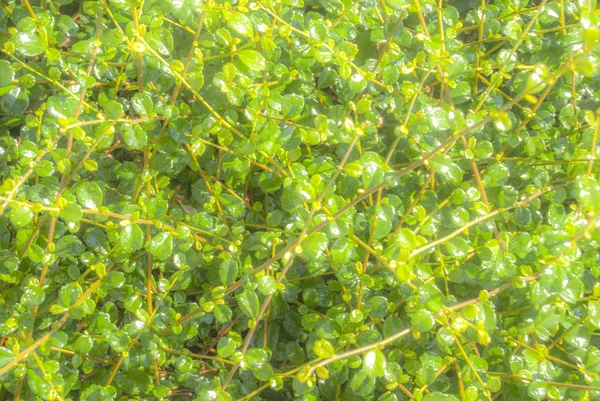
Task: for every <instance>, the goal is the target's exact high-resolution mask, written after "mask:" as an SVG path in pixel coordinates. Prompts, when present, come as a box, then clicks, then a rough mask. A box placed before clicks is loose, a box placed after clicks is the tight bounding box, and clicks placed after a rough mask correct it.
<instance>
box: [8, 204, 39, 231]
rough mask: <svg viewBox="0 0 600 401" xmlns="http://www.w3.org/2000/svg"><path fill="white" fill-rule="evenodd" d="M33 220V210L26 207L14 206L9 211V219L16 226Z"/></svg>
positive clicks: (25, 224)
mask: <svg viewBox="0 0 600 401" xmlns="http://www.w3.org/2000/svg"><path fill="white" fill-rule="evenodd" d="M32 220H33V211H31V209H29V208H28V207H16V208H14V209H12V210H11V212H10V221H11V222H12V223H13V225H14V226H15V227H17V228H19V227H25V226H27V225H29V223H31V221H32Z"/></svg>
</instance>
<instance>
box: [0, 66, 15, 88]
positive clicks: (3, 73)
mask: <svg viewBox="0 0 600 401" xmlns="http://www.w3.org/2000/svg"><path fill="white" fill-rule="evenodd" d="M13 79H15V72H14V71H13V69H12V68H11V66H10V63H9V62H8V61H6V60H0V86H8V85H11V84H12V83H13Z"/></svg>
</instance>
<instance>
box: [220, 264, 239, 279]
mask: <svg viewBox="0 0 600 401" xmlns="http://www.w3.org/2000/svg"><path fill="white" fill-rule="evenodd" d="M239 271H240V269H239V266H238V263H237V262H236V261H235V260H233V259H228V260H224V261H223V262H221V264H220V265H219V277H220V278H221V283H223V285H231V284H232V283H233V282H234V281H235V280H236V279H237V277H238V274H239Z"/></svg>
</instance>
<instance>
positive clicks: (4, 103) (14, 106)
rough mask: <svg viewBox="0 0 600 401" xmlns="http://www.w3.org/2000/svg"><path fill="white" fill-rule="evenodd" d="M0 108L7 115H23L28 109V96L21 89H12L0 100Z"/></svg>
mask: <svg viewBox="0 0 600 401" xmlns="http://www.w3.org/2000/svg"><path fill="white" fill-rule="evenodd" d="M7 88H10V86H9V87H7ZM0 107H1V108H2V110H3V111H4V112H5V113H7V114H12V115H20V114H23V113H25V111H27V108H28V107H29V95H28V94H27V91H26V90H25V89H23V88H21V87H17V88H12V89H10V90H9V91H8V92H7V93H6V94H4V96H2V97H1V98H0Z"/></svg>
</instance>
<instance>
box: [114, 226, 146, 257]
mask: <svg viewBox="0 0 600 401" xmlns="http://www.w3.org/2000/svg"><path fill="white" fill-rule="evenodd" d="M119 245H120V248H121V250H122V251H123V252H127V253H131V252H135V251H137V250H139V249H142V248H143V246H144V232H143V231H142V229H141V228H140V226H138V225H137V224H128V225H127V226H125V227H123V228H122V229H121V232H120V234H119Z"/></svg>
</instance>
